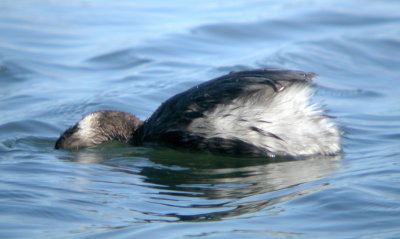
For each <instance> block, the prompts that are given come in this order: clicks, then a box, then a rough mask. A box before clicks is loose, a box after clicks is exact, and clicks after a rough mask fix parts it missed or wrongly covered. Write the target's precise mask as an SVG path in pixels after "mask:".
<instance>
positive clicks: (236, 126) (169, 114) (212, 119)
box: [55, 69, 341, 157]
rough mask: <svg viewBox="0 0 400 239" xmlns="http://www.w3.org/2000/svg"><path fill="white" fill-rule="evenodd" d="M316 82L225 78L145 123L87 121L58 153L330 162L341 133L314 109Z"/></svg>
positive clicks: (293, 75) (278, 73) (275, 76)
mask: <svg viewBox="0 0 400 239" xmlns="http://www.w3.org/2000/svg"><path fill="white" fill-rule="evenodd" d="M314 76H315V74H314V73H307V72H302V71H292V70H275V69H263V70H249V71H241V72H233V73H229V74H227V75H224V76H221V77H218V78H216V79H213V80H210V81H207V82H204V83H202V84H200V85H197V86H195V87H193V88H191V89H189V90H186V91H184V92H182V93H180V94H177V95H175V96H173V97H172V98H170V99H168V100H167V101H165V102H164V103H163V104H162V105H161V106H160V107H159V108H158V109H157V110H156V111H155V112H154V113H153V115H151V117H150V118H149V119H147V120H145V121H144V122H143V121H141V120H139V119H138V118H136V117H135V116H133V115H131V114H129V113H125V112H118V111H97V112H93V113H90V114H89V115H87V116H85V117H83V118H82V120H80V121H79V122H78V123H77V124H75V125H74V126H73V127H71V128H69V129H67V130H66V131H65V132H64V133H63V134H62V135H61V136H60V138H59V139H58V140H57V142H56V144H55V149H80V148H84V147H90V146H94V145H99V144H102V143H104V142H107V141H111V140H117V141H120V142H123V143H128V144H131V145H148V144H151V145H161V146H167V147H172V148H178V149H188V150H197V151H206V152H211V153H218V154H226V155H237V156H248V157H276V156H293V157H297V156H307V155H318V154H320V155H334V154H337V153H339V152H340V150H341V146H340V132H339V130H338V128H337V127H336V125H335V124H334V123H333V122H332V121H331V119H330V117H329V116H326V115H325V114H324V112H323V111H322V110H321V109H320V107H319V105H317V104H312V103H311V98H312V95H313V86H312V84H310V82H311V79H312V78H313V77H314Z"/></svg>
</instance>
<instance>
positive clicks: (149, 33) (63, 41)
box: [0, 0, 400, 239]
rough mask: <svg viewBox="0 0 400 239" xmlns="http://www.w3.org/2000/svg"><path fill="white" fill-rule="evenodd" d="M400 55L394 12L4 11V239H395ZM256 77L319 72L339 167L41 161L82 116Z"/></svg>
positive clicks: (0, 29)
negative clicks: (269, 72) (338, 136)
mask: <svg viewBox="0 0 400 239" xmlns="http://www.w3.org/2000/svg"><path fill="white" fill-rule="evenodd" d="M399 52H400V1H396V0H379V1H368V0H353V1H347V0H325V1H312V0H311V1H307V0H296V1H292V0H291V1H289V0H283V1H266V0H264V1H260V0H250V1H249V0H238V1H211V0H205V1H197V2H193V1H182V0H175V1H157V0H151V1H128V0H122V1H105V0H98V1H87V0H71V1H42V0H31V1H24V0H16V1H14V0H13V1H11V0H2V1H1V2H0V185H1V186H0V187H1V190H0V200H1V201H0V202H1V203H0V237H1V238H85V239H86V238H95V239H99V238H400V186H399V185H400V165H399V160H400V147H399V145H400V144H399V142H400V71H399V69H400V54H399ZM263 67H278V68H288V69H298V70H304V71H311V72H316V73H318V74H319V77H318V78H316V82H317V84H318V87H317V95H316V100H318V101H322V102H323V104H324V105H325V107H326V109H327V110H329V114H330V115H332V116H334V117H335V120H336V122H337V123H338V124H339V125H340V127H341V128H342V130H343V132H344V136H343V149H344V153H343V155H341V156H338V157H333V158H332V157H330V158H329V157H328V158H321V157H317V158H312V159H308V160H298V161H287V162H284V161H278V162H271V161H268V160H260V159H238V158H229V157H216V156H210V155H203V154H201V153H200V154H190V153H182V152H177V151H173V150H168V149H154V148H135V147H127V146H124V145H120V144H117V143H110V144H106V145H103V146H100V147H97V148H93V149H86V150H81V151H76V152H69V151H57V150H54V149H53V146H54V142H55V140H56V139H57V137H58V136H59V134H60V133H61V132H62V131H63V130H65V129H66V128H67V127H68V126H70V125H72V124H74V123H75V122H76V121H77V120H79V119H80V118H81V117H82V116H83V115H85V114H87V113H89V112H92V111H96V110H100V109H113V110H121V111H127V112H131V113H133V114H135V115H137V116H138V117H139V118H141V119H145V118H147V117H148V116H150V114H151V113H152V112H153V111H154V110H155V109H156V108H157V107H158V106H159V105H160V103H161V102H162V101H164V100H165V99H167V98H168V97H170V96H172V95H174V94H176V93H178V92H180V91H183V90H185V89H187V88H189V87H191V86H193V85H195V84H198V83H200V82H203V81H205V80H208V79H211V78H214V77H217V76H220V75H222V74H225V73H227V72H229V71H232V70H241V69H252V68H263Z"/></svg>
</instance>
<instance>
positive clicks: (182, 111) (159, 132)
mask: <svg viewBox="0 0 400 239" xmlns="http://www.w3.org/2000/svg"><path fill="white" fill-rule="evenodd" d="M314 76H315V74H314V73H306V72H302V71H290V70H267V69H264V70H251V71H241V72H234V73H229V74H227V75H224V76H221V77H218V78H216V79H213V80H210V81H207V82H204V83H203V84H200V85H198V86H195V87H193V88H191V89H189V90H187V91H184V92H182V93H180V94H177V95H175V96H173V97H171V98H170V99H168V100H167V101H165V102H164V103H163V104H162V105H161V106H160V107H159V108H158V109H157V110H156V111H155V112H154V113H153V115H152V116H151V117H150V118H149V119H148V120H146V121H145V123H144V125H143V128H142V129H141V139H140V141H142V142H163V141H166V140H175V141H182V140H183V141H185V140H184V138H188V139H189V138H190V139H193V137H194V138H196V139H199V138H198V137H197V136H193V135H190V132H188V131H187V126H188V125H189V124H190V123H191V122H192V121H193V120H195V119H196V118H199V117H203V115H204V112H206V111H210V110H212V109H214V108H215V107H216V106H218V105H220V104H229V103H230V102H232V100H234V99H236V98H239V97H251V96H252V95H253V93H255V92H258V91H260V90H263V91H264V92H265V93H264V95H267V97H268V95H271V97H272V96H273V94H277V93H279V91H282V90H283V89H284V88H286V87H288V86H289V85H291V84H293V83H294V82H304V83H306V82H309V81H311V79H312V78H313V77H314ZM172 136H174V137H172ZM168 137H170V139H168ZM176 137H177V138H176ZM173 138H175V139H173ZM195 141H196V142H197V140H195Z"/></svg>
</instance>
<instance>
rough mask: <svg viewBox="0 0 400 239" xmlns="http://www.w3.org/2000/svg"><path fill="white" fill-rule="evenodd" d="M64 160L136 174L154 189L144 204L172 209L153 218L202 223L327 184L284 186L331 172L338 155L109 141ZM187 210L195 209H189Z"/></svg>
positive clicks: (251, 209)
mask: <svg viewBox="0 0 400 239" xmlns="http://www.w3.org/2000/svg"><path fill="white" fill-rule="evenodd" d="M112 146H114V147H112ZM109 147H111V148H109ZM132 154H134V155H132ZM138 155H141V156H142V157H138ZM70 160H73V161H78V162H85V163H99V164H105V165H108V166H112V167H113V168H112V169H111V170H112V171H113V172H120V173H124V174H127V175H126V177H131V176H134V177H140V178H141V180H142V183H144V184H142V186H145V187H150V188H154V189H157V193H156V194H154V195H153V194H150V195H148V196H147V197H148V199H149V202H151V203H154V204H158V205H160V206H163V207H169V208H176V210H174V211H173V212H171V211H168V212H167V213H165V214H162V213H156V212H154V213H153V215H157V217H158V219H157V220H158V221H159V220H162V219H161V218H163V217H165V218H171V217H172V218H174V217H175V218H176V220H180V221H203V220H221V219H223V218H229V217H236V216H240V215H247V214H249V215H250V214H251V213H255V212H258V211H260V210H263V209H265V208H266V207H269V206H272V205H274V204H277V203H281V202H284V201H287V200H290V199H292V198H295V197H298V196H304V195H305V194H308V193H311V192H315V191H318V190H322V189H324V188H325V187H327V186H328V185H325V184H322V185H321V184H316V185H314V186H312V187H311V188H310V187H305V188H304V189H302V190H297V191H294V192H293V191H291V190H290V188H291V187H294V186H299V185H301V184H303V183H306V182H311V181H315V180H318V179H321V178H323V177H324V176H325V175H327V174H330V173H332V172H334V171H335V170H336V168H337V166H338V164H339V163H340V161H339V160H340V156H330V157H328V156H318V157H310V158H307V159H303V160H284V159H274V160H268V159H254V158H249V159H243V158H229V157H219V156H213V155H207V154H190V153H182V152H176V151H173V150H154V149H150V148H130V147H123V146H122V147H121V148H117V149H116V148H115V145H113V143H111V144H108V145H106V146H105V147H104V146H103V147H98V148H95V149H88V150H85V151H79V152H75V153H74V157H73V158H70ZM260 195H264V196H262V197H261V196H260ZM185 198H189V199H188V200H186V199H185ZM136 210H138V211H141V210H140V209H136ZM193 210H194V211H199V212H197V213H193V212H194V211H193ZM176 211H180V212H176ZM143 213H145V212H143ZM185 213H186V214H185ZM164 220H167V221H168V220H171V219H164Z"/></svg>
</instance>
